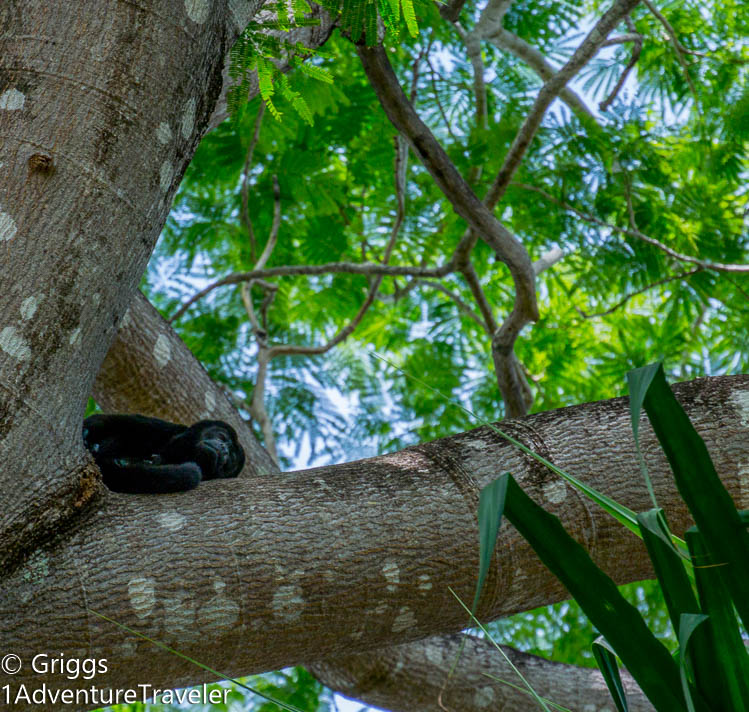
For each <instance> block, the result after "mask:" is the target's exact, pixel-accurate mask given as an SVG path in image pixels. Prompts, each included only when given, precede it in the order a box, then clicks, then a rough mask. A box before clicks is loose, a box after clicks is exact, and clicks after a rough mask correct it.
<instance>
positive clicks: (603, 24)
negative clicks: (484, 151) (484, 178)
mask: <svg viewBox="0 0 749 712" xmlns="http://www.w3.org/2000/svg"><path fill="white" fill-rule="evenodd" d="M639 1H640V0H616V1H615V2H614V4H613V5H612V6H611V7H610V8H609V9H608V10H607V11H606V12H605V13H604V14H603V16H602V17H601V19H600V20H598V22H597V23H596V24H595V25H594V27H593V29H591V31H590V32H589V33H588V35H587V37H586V38H585V39H584V40H583V42H582V44H581V45H580V46H579V47H578V48H577V49H576V50H575V52H574V53H573V55H572V56H571V57H570V58H569V60H568V61H567V63H566V64H565V65H564V66H563V67H562V68H561V69H560V70H559V71H558V72H557V73H556V74H555V75H554V76H553V77H552V78H551V79H549V81H547V82H546V84H544V85H543V87H541V91H539V93H538V96H537V97H536V101H535V103H534V104H533V107H532V108H531V110H530V113H529V114H528V116H527V117H526V119H525V121H524V122H523V125H522V126H521V127H520V129H519V131H518V132H517V135H516V136H515V140H514V141H513V142H512V146H510V150H509V151H508V152H507V156H505V160H504V163H503V164H502V167H501V168H500V170H499V173H498V174H497V177H496V178H495V179H494V182H493V183H492V186H491V188H490V189H489V192H488V194H487V197H486V203H487V205H489V206H490V207H494V206H495V205H496V204H497V203H498V202H499V201H500V199H501V198H502V196H503V195H504V193H505V191H506V190H507V186H508V185H509V184H510V181H511V180H512V176H513V175H514V174H515V171H516V170H517V169H518V166H520V162H521V161H522V160H523V156H524V155H525V152H526V151H527V150H528V146H530V143H531V141H532V140H533V137H534V136H535V135H536V131H538V128H539V127H540V126H541V121H542V119H543V117H544V114H545V113H546V109H548V108H549V105H550V104H551V102H552V101H554V99H556V98H557V96H559V94H560V92H561V91H562V89H564V87H565V86H566V84H567V82H569V81H570V79H572V77H574V76H575V74H577V72H578V71H579V70H580V69H581V68H582V67H583V66H584V65H585V64H587V63H588V61H590V59H591V58H592V57H593V55H594V54H595V53H596V52H597V51H598V50H599V49H600V47H601V45H602V44H603V43H604V42H605V41H606V38H607V37H608V35H609V33H610V32H611V31H612V30H613V29H614V28H615V27H616V26H617V25H618V24H619V22H621V20H622V19H623V18H625V17H626V16H627V15H629V13H630V12H631V11H632V10H633V9H634V8H635V7H636V6H637V4H638V3H639Z"/></svg>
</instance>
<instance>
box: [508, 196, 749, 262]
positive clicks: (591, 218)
mask: <svg viewBox="0 0 749 712" xmlns="http://www.w3.org/2000/svg"><path fill="white" fill-rule="evenodd" d="M513 185H516V186H517V187H518V188H523V189H524V190H532V191H533V192H534V193H538V194H539V195H543V196H544V198H546V199H547V200H550V201H551V202H552V203H556V204H557V205H558V206H559V207H561V208H564V209H565V210H569V212H571V213H574V214H575V215H577V216H578V217H580V218H582V219H583V220H587V221H588V222H592V223H593V224H595V225H600V226H601V227H605V228H608V229H609V230H613V231H614V232H618V233H620V234H622V235H628V236H629V237H635V238H637V239H638V240H642V241H643V242H647V243H648V244H649V245H653V247H657V248H658V249H659V250H661V252H665V253H666V254H667V255H668V256H669V257H673V258H674V259H676V260H679V261H680V262H688V263H689V264H693V265H697V266H698V267H700V268H701V269H711V270H714V271H716V272H738V273H742V274H749V265H742V264H731V263H725V262H710V261H708V260H701V259H699V258H698V257H691V256H690V255H685V254H683V253H681V252H677V251H676V250H672V249H671V248H670V247H669V246H668V245H664V244H663V243H662V242H660V241H659V240H656V239H655V238H653V237H650V236H648V235H646V234H645V233H643V232H640V231H639V230H635V229H634V228H626V227H619V226H618V225H612V224H611V223H608V222H606V221H605V220H601V218H597V217H596V216H595V215H590V214H589V213H585V212H583V211H582V210H578V209H577V208H576V207H574V206H573V205H570V204H569V203H567V202H565V201H564V200H559V199H558V198H555V197H554V196H553V195H551V194H550V193H547V192H546V191H545V190H543V189H541V188H537V187H536V186H534V185H527V184H525V183H513Z"/></svg>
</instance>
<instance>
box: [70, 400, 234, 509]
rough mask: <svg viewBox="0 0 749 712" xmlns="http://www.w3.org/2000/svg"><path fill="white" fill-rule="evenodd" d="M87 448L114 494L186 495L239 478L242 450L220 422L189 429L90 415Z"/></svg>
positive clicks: (231, 431) (139, 419) (147, 420)
mask: <svg viewBox="0 0 749 712" xmlns="http://www.w3.org/2000/svg"><path fill="white" fill-rule="evenodd" d="M83 442H84V443H85V445H86V447H87V448H88V450H89V451H90V452H91V454H92V455H93V456H94V460H96V464H97V465H98V466H99V469H100V470H101V474H102V476H103V478H104V484H105V485H106V486H107V487H109V489H111V490H114V491H115V492H127V493H130V494H136V493H143V494H145V493H149V494H156V493H163V492H183V491H185V490H189V489H192V488H193V487H197V485H198V483H199V482H200V481H201V480H213V479H218V478H225V477H236V476H237V475H238V474H239V472H240V471H241V469H242V467H243V466H244V450H243V449H242V446H241V445H240V444H239V442H238V441H237V434H236V432H235V431H234V428H232V427H231V425H229V424H228V423H224V422H223V421H221V420H201V421H200V422H198V423H195V424H194V425H191V426H190V427H187V426H186V425H178V424H177V423H170V422H168V421H166V420H160V419H159V418H147V417H146V416H144V415H102V414H99V415H92V416H90V417H88V418H86V420H84V421H83Z"/></svg>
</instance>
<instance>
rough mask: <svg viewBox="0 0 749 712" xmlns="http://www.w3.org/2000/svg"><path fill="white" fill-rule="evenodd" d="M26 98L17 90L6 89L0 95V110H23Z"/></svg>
mask: <svg viewBox="0 0 749 712" xmlns="http://www.w3.org/2000/svg"><path fill="white" fill-rule="evenodd" d="M25 102H26V97H25V96H24V94H22V93H21V92H20V91H18V89H8V90H7V91H4V92H3V93H2V94H0V109H5V110H6V111H18V110H19V109H23V105H24V103H25Z"/></svg>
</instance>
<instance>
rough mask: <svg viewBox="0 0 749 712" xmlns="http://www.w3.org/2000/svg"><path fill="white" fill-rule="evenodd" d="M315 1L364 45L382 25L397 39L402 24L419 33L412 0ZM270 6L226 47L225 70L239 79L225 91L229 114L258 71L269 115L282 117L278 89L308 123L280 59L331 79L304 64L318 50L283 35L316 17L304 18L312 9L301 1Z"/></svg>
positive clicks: (306, 111)
mask: <svg viewBox="0 0 749 712" xmlns="http://www.w3.org/2000/svg"><path fill="white" fill-rule="evenodd" d="M418 1H419V2H427V0H418ZM320 4H321V5H322V6H323V7H324V8H325V9H326V10H327V11H328V12H329V13H330V14H331V15H333V16H337V17H338V25H339V26H340V28H341V29H342V30H343V31H344V33H345V34H347V35H348V36H350V37H351V39H352V40H353V41H354V42H358V41H359V40H360V39H361V38H362V36H364V38H365V41H366V43H367V45H369V46H372V45H374V44H375V43H377V42H378V41H379V40H381V39H382V37H381V36H380V35H381V33H380V32H379V30H380V27H382V26H384V29H385V31H386V32H387V34H389V35H390V36H391V37H393V38H394V39H396V40H397V39H398V38H399V37H400V30H401V27H402V26H403V25H405V26H406V29H407V30H408V33H409V35H411V37H416V36H417V35H418V34H419V26H418V23H417V20H416V9H415V6H414V0H322V2H321V3H320ZM271 7H272V9H273V11H274V12H275V15H276V17H275V19H271V20H264V21H262V22H250V23H249V24H248V25H247V27H246V28H245V30H244V32H243V33H242V35H241V36H240V37H239V39H238V40H237V41H236V43H235V44H234V46H233V47H232V49H231V53H230V57H231V66H230V68H229V74H230V76H232V77H233V78H235V79H236V78H241V81H240V83H239V84H238V85H237V86H235V87H234V88H233V89H232V90H231V91H230V93H229V97H228V107H229V113H230V114H231V115H235V114H236V112H237V111H238V110H239V108H240V107H241V106H243V105H244V104H245V103H246V101H247V97H248V94H249V89H250V78H251V77H252V75H253V73H255V72H257V78H258V84H259V91H260V96H261V97H262V99H263V102H264V103H265V105H266V107H267V108H268V111H269V112H270V114H271V115H272V116H273V117H274V118H276V119H280V118H281V116H282V112H281V111H280V110H279V109H278V107H277V106H276V105H275V103H274V101H273V97H274V95H275V94H276V89H278V90H279V92H280V94H281V96H282V97H283V98H284V99H285V100H287V101H288V102H289V103H290V104H291V106H292V107H293V109H294V110H295V111H296V112H297V113H298V114H299V116H300V117H302V118H303V119H304V121H305V122H307V123H309V124H310V125H312V122H313V119H312V112H311V111H310V108H309V106H308V104H307V102H306V101H305V99H304V97H303V96H302V95H301V94H299V92H296V91H294V90H293V89H292V88H291V86H290V84H289V82H288V80H287V79H286V78H285V77H284V75H283V72H282V69H281V68H280V67H279V64H281V63H282V62H284V63H285V64H287V65H289V66H296V67H299V69H300V70H301V71H302V72H304V73H305V74H307V75H308V76H310V77H312V78H314V79H317V80H319V81H322V82H325V83H327V84H331V83H332V81H333V79H332V76H331V75H330V73H329V72H328V70H327V69H325V68H324V67H321V66H319V65H315V64H309V63H305V60H307V59H309V58H310V57H312V56H316V57H324V56H325V55H324V54H323V53H322V52H321V51H320V50H315V49H311V48H309V47H305V46H304V45H302V44H300V43H298V42H297V43H291V42H289V41H288V40H287V39H286V38H285V36H284V35H285V33H288V32H290V31H291V30H292V29H295V28H298V27H309V26H313V25H317V24H319V21H318V20H317V19H314V18H310V17H307V15H309V14H310V13H311V12H312V10H311V8H310V6H309V5H308V4H307V2H306V0H290V2H286V0H279V2H276V3H275V4H273V5H272V6H271Z"/></svg>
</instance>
